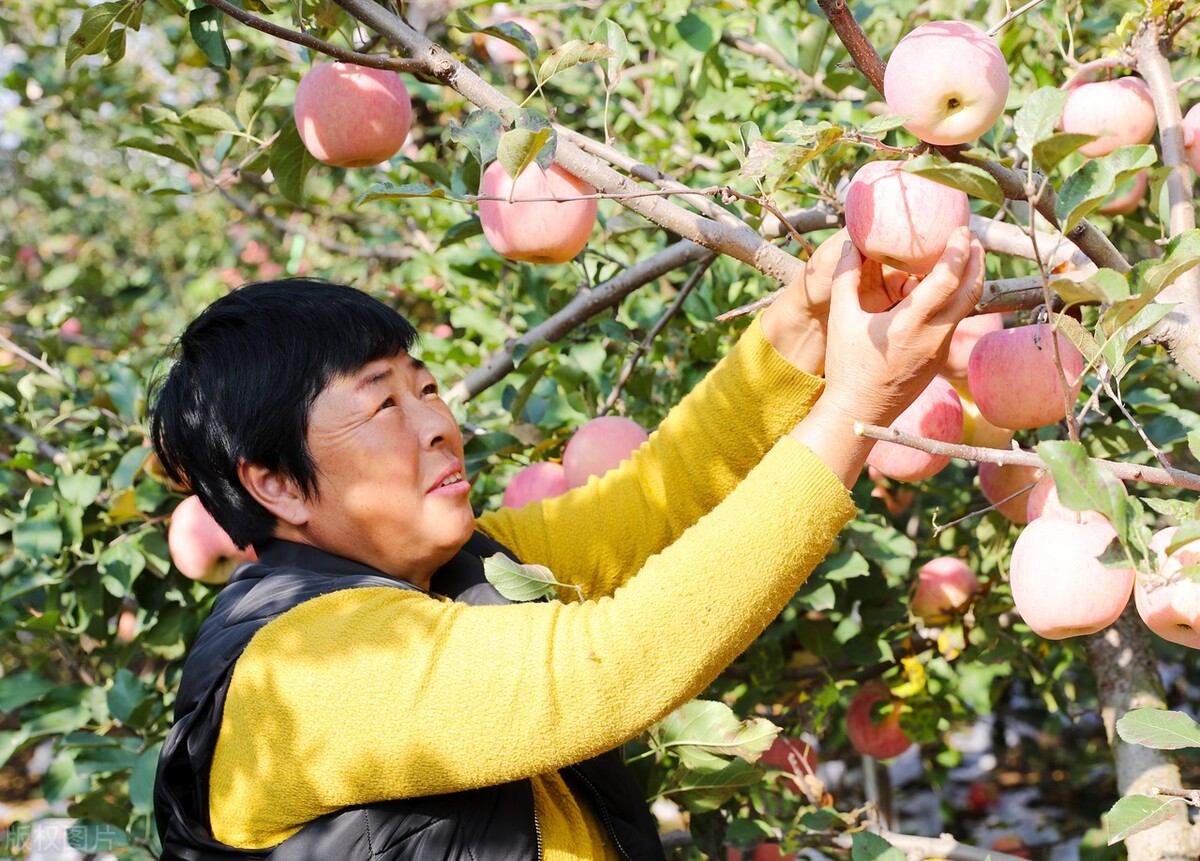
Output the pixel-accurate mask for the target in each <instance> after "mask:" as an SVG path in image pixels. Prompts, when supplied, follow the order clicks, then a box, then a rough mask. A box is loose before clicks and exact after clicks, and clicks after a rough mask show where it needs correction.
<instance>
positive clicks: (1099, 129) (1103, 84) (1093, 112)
mask: <svg viewBox="0 0 1200 861" xmlns="http://www.w3.org/2000/svg"><path fill="white" fill-rule="evenodd" d="M1157 126H1158V123H1157V121H1156V120H1155V118H1154V103H1153V102H1152V101H1151V100H1150V88H1149V87H1148V86H1146V82H1145V81H1143V80H1142V79H1141V78H1133V77H1130V78H1118V79H1117V80H1115V81H1095V82H1092V83H1088V84H1079V85H1078V86H1076V87H1072V88H1071V90H1070V92H1069V93H1068V94H1067V104H1066V106H1065V107H1063V112H1062V118H1061V119H1060V120H1059V128H1061V129H1062V130H1063V131H1064V132H1069V133H1071V134H1084V135H1099V137H1097V139H1096V140H1094V141H1092V142H1091V143H1087V144H1084V145H1083V146H1081V147H1080V148H1079V152H1080V153H1081V154H1083V155H1086V156H1087V157H1088V158H1098V157H1100V156H1103V155H1108V154H1109V153H1110V152H1112V151H1113V150H1115V149H1116V148H1117V147H1120V146H1127V145H1129V144H1144V143H1150V139H1151V138H1153V137H1154V130H1155V128H1157Z"/></svg>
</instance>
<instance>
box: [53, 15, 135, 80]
mask: <svg viewBox="0 0 1200 861" xmlns="http://www.w3.org/2000/svg"><path fill="white" fill-rule="evenodd" d="M141 20H142V4H141V3H138V2H136V0H116V2H112V3H101V4H99V5H98V6H92V7H91V8H90V9H88V10H86V11H85V12H84V13H83V18H82V19H80V22H79V27H78V28H77V29H76V30H75V32H74V33H72V34H71V35H70V37H69V38H68V39H67V51H66V61H67V62H66V64H67V68H68V69H69V68H71V66H72V65H73V64H74V63H75V61H76V60H78V59H79V58H80V57H83V56H87V55H89V54H100V53H108V55H109V59H110V61H111V62H116V61H117V60H119V59H120V58H121V56H122V55H124V52H125V48H124V42H123V41H122V42H121V44H120V46H119V53H118V52H117V46H113V45H112V44H111V36H112V33H113V27H114V26H116V25H118V24H119V25H121V26H122V27H129V28H131V29H133V30H137V29H139V28H140V27H141Z"/></svg>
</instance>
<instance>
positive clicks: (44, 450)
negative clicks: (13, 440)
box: [0, 422, 71, 466]
mask: <svg viewBox="0 0 1200 861" xmlns="http://www.w3.org/2000/svg"><path fill="white" fill-rule="evenodd" d="M0 428H3V429H4V430H5V431H7V432H8V433H10V434H12V435H13V436H15V437H17V438H19V439H31V440H33V442H34V445H36V446H37V450H38V454H40V455H41V456H42V457H44V458H46V459H47V460H50V461H53V462H54V464H55V465H57V466H62V465H63V464H65V463H69V462H70V460H71V458H70V456H68V455H67V453H66V452H65V451H63V450H62V449H58V448H55V447H54V446H52V445H50V443H48V442H46V441H45V440H44V439H42V438H41V437H40V436H38V435H37V434H35V433H33V432H32V431H28V430H25V428H23V427H21V426H20V425H14V424H11V423H9V422H3V423H0Z"/></svg>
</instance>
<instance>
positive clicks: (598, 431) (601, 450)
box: [562, 416, 650, 487]
mask: <svg viewBox="0 0 1200 861" xmlns="http://www.w3.org/2000/svg"><path fill="white" fill-rule="evenodd" d="M648 439H650V435H649V434H647V433H646V431H644V430H643V429H642V426H641V425H639V424H638V423H637V422H635V421H634V420H633V419H627V418H625V417H624V416H601V417H600V418H597V419H592V420H591V421H590V422H588V423H587V424H585V425H584V426H583V427H581V428H580V429H579V430H577V431H575V433H574V435H572V437H571V439H570V440H568V441H567V447H566V448H565V449H563V459H562V465H563V471H564V472H565V474H566V476H567V484H568V485H570V486H571V487H583V485H585V484H587V483H588V480H589V479H590V478H591V477H592V476H593V475H604V473H606V472H608V471H609V470H610V469H613V468H614V467H616V466H617V464H619V463H620V462H621V461H623V460H626V459H628V458H629V456H630V455H631V454H633V453H634V452H635V451H637V449H638V448H639V447H640V446H641V445H642V443H644V442H645V441H646V440H648Z"/></svg>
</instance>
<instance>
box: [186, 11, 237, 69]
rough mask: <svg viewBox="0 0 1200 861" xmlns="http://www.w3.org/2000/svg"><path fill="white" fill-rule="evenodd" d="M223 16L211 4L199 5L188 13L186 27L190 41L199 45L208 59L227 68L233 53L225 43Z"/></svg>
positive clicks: (215, 64)
mask: <svg viewBox="0 0 1200 861" xmlns="http://www.w3.org/2000/svg"><path fill="white" fill-rule="evenodd" d="M224 17H225V16H224V15H222V14H221V12H220V10H218V9H216V8H214V7H212V6H199V7H197V8H195V9H193V10H192V11H191V12H190V13H188V29H189V30H190V31H191V34H192V41H193V42H195V43H196V44H197V45H199V46H200V50H201V51H203V52H204V56H206V57H208V61H209V62H210V63H212V64H213V65H214V66H220V67H221V68H222V69H226V70H228V69H229V67H230V65H231V64H232V63H233V55H232V54H230V53H229V46H228V45H226V44H225V33H224V27H225V24H224Z"/></svg>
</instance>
